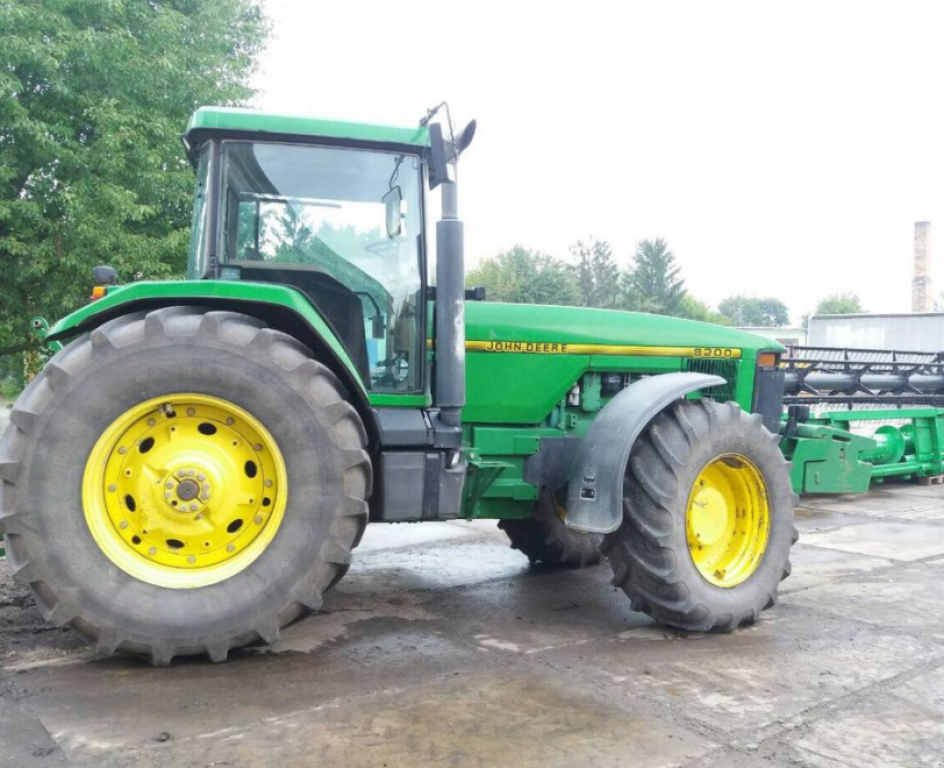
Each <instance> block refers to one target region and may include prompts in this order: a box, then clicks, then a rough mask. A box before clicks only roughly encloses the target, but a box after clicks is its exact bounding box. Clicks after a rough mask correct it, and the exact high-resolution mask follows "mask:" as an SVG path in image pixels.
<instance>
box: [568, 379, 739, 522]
mask: <svg viewBox="0 0 944 768" xmlns="http://www.w3.org/2000/svg"><path fill="white" fill-rule="evenodd" d="M724 383H725V381H724V379H722V378H721V377H720V376H710V375H708V374H705V373H664V374H660V375H658V376H649V377H648V378H645V379H642V380H641V381H637V382H636V383H635V384H630V385H629V386H628V387H626V389H624V390H623V391H622V392H620V393H619V394H618V395H616V397H614V398H613V399H612V400H611V401H610V402H609V403H608V404H607V405H606V406H605V407H604V408H603V410H601V411H600V413H599V415H598V416H597V417H596V418H595V419H594V420H593V424H591V425H590V429H589V430H588V431H587V436H586V437H585V438H584V439H583V442H581V444H580V447H579V448H578V449H577V456H576V458H575V459H574V463H573V467H572V469H571V472H570V485H569V489H568V492H567V515H566V516H565V517H564V522H565V523H566V524H567V526H568V527H569V528H573V529H574V530H576V531H582V532H583V533H612V532H613V531H615V530H616V529H617V528H618V527H619V524H620V522H621V521H622V519H623V504H622V499H623V473H624V471H625V470H626V462H627V461H629V453H630V451H631V450H632V448H633V443H635V442H636V438H637V437H639V435H640V434H641V433H642V431H643V430H644V429H645V428H646V425H647V424H648V423H649V422H650V421H652V419H653V418H654V417H655V416H656V415H657V414H659V413H660V412H661V411H663V410H664V409H665V408H667V407H668V406H669V405H671V404H672V403H673V402H675V401H676V400H678V399H679V398H681V397H684V396H685V395H687V394H689V393H690V392H695V391H697V390H699V389H704V388H706V387H713V386H717V385H719V384H724Z"/></svg>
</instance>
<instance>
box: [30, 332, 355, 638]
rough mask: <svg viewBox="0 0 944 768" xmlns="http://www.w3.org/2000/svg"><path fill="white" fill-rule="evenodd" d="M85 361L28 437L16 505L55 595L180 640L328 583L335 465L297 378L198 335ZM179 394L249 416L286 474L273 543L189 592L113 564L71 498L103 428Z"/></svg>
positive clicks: (140, 631)
mask: <svg viewBox="0 0 944 768" xmlns="http://www.w3.org/2000/svg"><path fill="white" fill-rule="evenodd" d="M75 344H87V345H88V344H90V342H89V340H88V339H87V338H85V339H80V340H79V341H77V342H75ZM83 351H84V350H83ZM91 360H93V361H94V365H89V366H86V367H85V369H84V371H83V373H82V374H80V375H76V376H73V377H72V379H71V380H70V386H69V387H68V388H67V389H66V391H65V392H63V393H61V394H60V393H56V396H55V398H54V400H53V402H51V403H50V405H49V407H48V408H47V409H46V412H45V413H44V414H43V415H42V418H41V419H40V421H39V423H38V424H37V425H36V429H35V433H34V434H31V435H30V438H31V439H30V441H29V448H28V455H26V456H25V457H24V462H23V466H24V467H25V468H26V469H25V470H24V472H23V475H24V476H23V479H22V482H18V485H17V492H18V495H19V494H22V496H21V497H20V498H22V499H23V504H22V505H21V504H19V503H18V505H17V506H25V507H26V508H28V509H29V513H30V514H29V517H30V520H31V522H32V524H33V525H34V527H35V532H36V538H37V539H38V541H39V542H40V543H41V546H42V548H43V550H44V551H43V558H42V559H43V564H44V569H45V570H46V573H45V574H44V576H43V577H44V580H47V581H49V582H51V583H49V587H50V588H51V589H52V590H53V592H59V593H61V594H69V592H70V590H75V589H80V590H81V592H82V594H81V599H80V600H79V602H80V603H81V605H82V608H83V619H86V620H89V621H91V622H92V623H93V624H98V625H102V626H120V627H123V628H124V629H125V630H127V635H128V636H129V639H131V640H134V638H135V636H138V637H142V638H153V637H165V638H166V637H177V638H188V637H194V636H197V635H200V636H204V635H217V634H222V635H225V634H228V633H229V634H232V633H234V632H237V631H238V630H240V629H243V630H244V629H245V628H246V627H247V626H251V617H252V616H254V615H258V614H261V613H266V612H272V611H273V609H277V610H284V609H285V608H286V607H287V606H289V605H290V604H291V602H292V600H293V598H294V591H295V590H296V588H297V587H298V585H299V584H303V583H306V582H310V581H314V582H316V583H318V582H326V581H327V578H328V576H327V575H325V576H324V578H322V577H320V576H319V574H317V573H312V571H313V569H319V568H322V569H323V568H326V566H325V564H324V563H321V562H319V558H318V557H317V555H318V550H319V548H320V547H321V546H322V545H323V544H324V543H325V542H327V541H329V540H330V538H331V535H332V534H331V526H332V523H333V521H334V519H335V515H336V511H337V510H338V509H340V508H342V507H343V502H344V498H343V494H344V463H343V457H342V455H341V452H340V451H339V450H338V448H337V446H336V444H335V441H334V440H333V439H332V434H331V427H332V425H331V424H330V423H329V422H328V421H327V420H326V418H325V415H324V413H323V412H322V410H320V409H319V408H318V407H317V403H316V402H315V400H314V399H313V397H312V392H311V391H310V390H309V389H308V388H306V386H305V385H304V384H303V383H302V381H301V379H300V378H299V379H298V380H295V379H293V377H292V376H290V375H286V372H285V371H284V370H282V369H281V368H280V367H279V365H278V364H277V361H276V360H274V359H272V356H271V355H269V354H267V350H266V348H265V347H261V346H260V347H258V348H257V347H255V346H253V345H249V346H247V347H245V348H239V347H237V346H235V345H234V344H232V343H227V342H224V341H222V340H220V339H214V338H212V337H209V338H208V337H206V336H200V337H199V338H185V339H176V340H173V341H172V342H170V343H165V344H160V345H157V346H155V345H152V344H144V343H141V344H137V345H135V344H132V345H129V347H123V348H121V349H115V348H113V347H110V346H103V347H100V348H97V349H95V350H94V354H92V355H91ZM179 393H198V394H205V395H212V396H214V397H219V398H222V399H224V400H227V401H229V402H232V403H234V404H235V405H237V406H239V407H241V408H243V409H244V410H246V411H247V412H249V413H250V414H252V415H253V416H254V417H255V418H256V419H258V420H259V421H260V422H261V423H262V424H263V425H264V426H265V427H266V429H267V430H268V431H269V432H270V434H271V435H272V437H273V438H274V440H275V442H276V444H277V445H278V447H279V449H280V451H281V453H282V456H283V458H284V461H285V464H286V470H287V475H288V494H287V506H286V509H285V514H284V517H283V520H282V522H281V525H280V527H279V530H278V532H277V533H276V535H275V537H274V539H273V541H272V542H271V543H270V544H269V545H268V547H267V548H266V549H265V550H264V551H263V552H262V553H261V554H260V556H259V557H258V558H257V559H256V560H255V561H254V562H253V563H252V564H251V565H250V566H249V567H247V568H245V569H244V570H242V571H241V572H239V573H237V574H236V575H234V576H233V577H231V578H229V579H227V580H225V581H222V582H219V583H217V584H213V585H210V586H206V587H200V588H196V589H168V588H163V587H158V586H154V585H151V584H147V583H145V582H142V581H139V580H137V579H135V578H134V577H132V576H130V575H129V574H127V573H125V572H124V571H122V570H121V569H119V568H118V567H117V566H115V565H114V564H113V563H112V562H111V561H110V560H109V559H108V558H107V557H106V556H105V555H104V553H103V552H102V550H101V549H100V548H99V547H98V545H97V544H96V542H95V541H94V539H93V538H92V536H91V533H90V531H89V529H88V526H87V523H86V520H85V516H84V514H83V510H82V505H81V501H80V500H81V498H82V482H83V474H84V471H85V467H86V462H87V459H88V456H89V454H90V452H91V450H92V447H93V446H94V444H95V442H96V441H97V440H98V438H99V437H100V435H101V434H102V433H103V431H104V430H105V429H106V428H107V427H108V426H109V425H110V424H111V423H112V422H113V421H114V420H115V419H116V418H118V417H119V416H121V415H122V414H123V413H124V412H126V411H127V410H128V409H130V408H132V407H134V406H135V405H137V404H139V403H141V402H144V401H146V400H149V399H152V398H158V397H163V396H169V395H175V394H179ZM76 585H80V586H76ZM132 617H133V618H132ZM129 621H130V624H129ZM195 622H197V623H199V627H197V626H194V624H195Z"/></svg>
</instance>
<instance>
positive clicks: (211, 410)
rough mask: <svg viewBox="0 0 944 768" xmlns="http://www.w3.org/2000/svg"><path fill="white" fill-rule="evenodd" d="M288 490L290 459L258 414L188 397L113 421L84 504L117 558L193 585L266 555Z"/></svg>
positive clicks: (154, 578) (86, 482)
mask: <svg viewBox="0 0 944 768" xmlns="http://www.w3.org/2000/svg"><path fill="white" fill-rule="evenodd" d="M287 493H288V478H287V474H286V470H285V461H284V460H283V458H282V454H281V452H280V451H279V447H278V445H277V444H276V442H275V440H274V438H273V437H272V435H271V434H269V432H268V430H267V429H266V428H265V427H264V426H263V425H262V423H261V422H260V421H259V420H258V419H256V418H255V417H254V416H252V415H251V414H250V413H248V412H247V411H245V410H244V409H242V408H240V407H239V406H237V405H235V404H233V403H231V402H229V401H227V400H223V399H222V398H218V397H211V396H208V395H199V394H186V393H185V394H178V395H169V396H167V397H161V398H157V399H153V400H148V401H147V402H144V403H141V404H139V405H137V406H135V407H134V408H131V409H129V410H128V411H126V412H125V413H123V414H121V416H119V417H118V418H117V419H115V421H113V422H112V423H111V425H109V427H108V428H107V429H106V430H105V431H104V432H103V433H102V435H101V437H100V438H99V439H98V441H97V442H96V443H95V447H94V448H93V449H92V452H91V454H90V456H89V459H88V462H87V464H86V467H85V474H84V478H83V488H82V501H83V506H84V510H85V519H86V522H87V523H88V527H89V530H90V531H91V533H92V537H93V538H94V539H95V541H96V543H97V544H98V546H99V547H100V548H101V550H102V552H104V554H105V555H106V556H107V557H108V559H109V560H111V562H112V563H114V564H115V565H116V566H118V567H119V568H120V569H121V570H123V571H125V572H126V573H128V574H130V575H131V576H133V577H135V578H137V579H140V580H141V581H144V582H147V583H149V584H154V585H157V586H161V587H168V588H171V589H193V588H197V587H204V586H208V585H210V584H215V583H217V582H220V581H224V580H225V579H228V578H230V577H232V576H234V575H235V574H237V573H239V572H240V571H241V570H243V569H244V568H246V567H247V566H248V565H249V564H250V563H252V562H253V561H254V560H255V559H256V558H258V557H259V555H261V554H262V552H263V551H265V549H266V547H268V546H269V544H271V542H272V540H273V539H274V538H275V534H276V532H277V531H278V528H279V525H280V524H281V522H282V518H283V516H284V513H285V505H286V501H287Z"/></svg>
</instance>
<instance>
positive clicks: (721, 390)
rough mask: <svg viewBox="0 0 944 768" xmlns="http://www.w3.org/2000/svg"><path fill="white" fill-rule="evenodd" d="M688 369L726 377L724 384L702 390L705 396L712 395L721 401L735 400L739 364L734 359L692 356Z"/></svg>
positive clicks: (693, 371)
mask: <svg viewBox="0 0 944 768" xmlns="http://www.w3.org/2000/svg"><path fill="white" fill-rule="evenodd" d="M688 370H689V371H691V372H692V373H708V374H711V375H712V376H720V377H721V378H722V379H724V381H725V383H724V384H719V385H717V386H716V387H706V388H705V389H703V390H702V393H703V394H704V395H705V397H710V398H712V399H714V400H718V401H719V402H724V401H725V400H734V393H735V392H736V391H737V375H738V364H737V362H736V361H734V360H709V359H705V358H700V357H699V358H691V359H690V360H689V361H688Z"/></svg>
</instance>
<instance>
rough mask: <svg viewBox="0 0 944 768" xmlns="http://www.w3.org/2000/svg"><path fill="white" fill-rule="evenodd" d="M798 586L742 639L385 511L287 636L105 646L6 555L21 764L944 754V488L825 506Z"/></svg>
mask: <svg viewBox="0 0 944 768" xmlns="http://www.w3.org/2000/svg"><path fill="white" fill-rule="evenodd" d="M797 523H798V527H799V528H800V530H801V538H800V542H799V544H798V545H797V546H796V547H795V548H794V557H793V563H794V567H793V575H792V576H791V577H790V578H789V579H788V580H787V581H786V582H784V584H783V589H782V596H781V602H780V604H779V605H778V606H777V607H776V608H774V609H772V610H770V611H768V612H767V613H765V614H764V617H763V620H762V621H761V622H760V623H759V624H758V625H756V626H755V627H753V628H750V629H745V630H741V631H738V632H736V633H734V634H732V635H722V636H706V635H683V634H679V633H675V632H672V631H670V630H666V629H663V628H660V627H656V626H654V625H653V624H652V622H651V621H650V620H649V619H648V618H646V617H645V616H643V615H641V614H637V613H633V612H632V611H630V610H629V603H628V600H626V599H625V598H624V597H623V595H622V594H621V593H619V592H617V591H616V590H615V589H614V588H613V587H612V586H610V584H609V577H610V572H609V568H608V566H606V565H605V564H604V565H601V566H598V567H594V568H590V569H587V570H584V571H563V572H560V571H553V570H548V569H545V568H536V567H531V566H529V565H528V563H527V561H526V560H525V559H524V558H523V557H522V556H521V555H520V554H519V553H518V552H516V551H513V550H511V549H510V548H508V545H507V541H506V539H505V536H504V534H502V533H501V532H500V531H498V530H497V529H496V527H495V525H494V524H492V523H476V524H466V523H427V524H422V525H401V526H380V525H376V526H372V527H370V528H369V530H368V533H367V536H366V537H365V540H364V543H363V545H362V547H361V548H360V549H359V550H358V552H357V554H358V557H357V559H356V561H355V565H354V566H353V567H352V569H351V571H350V573H349V574H348V576H347V577H346V578H345V579H344V581H342V582H341V584H340V585H339V586H338V587H337V588H336V590H335V591H334V592H333V593H331V595H330V596H329V597H328V599H327V600H326V603H325V611H324V613H322V614H320V615H319V616H315V617H312V618H309V619H307V620H305V621H302V622H300V623H299V624H297V625H295V626H293V627H291V628H289V629H288V630H286V631H285V632H284V635H283V639H282V640H281V641H280V642H279V643H278V644H277V645H276V646H273V647H271V648H260V649H254V650H248V651H242V652H237V653H234V654H233V655H232V656H231V659H230V661H229V662H227V663H226V664H222V665H214V664H210V663H209V662H207V661H202V660H199V661H184V662H177V663H175V664H174V665H173V666H172V667H170V668H168V669H152V668H151V667H149V666H147V665H145V664H143V663H141V662H139V661H137V660H134V659H128V658H115V659H96V658H95V657H94V656H93V655H92V654H91V653H90V652H88V651H87V650H86V649H85V648H84V646H83V644H82V643H81V641H80V640H79V639H78V638H77V637H76V636H75V634H74V633H73V632H71V631H68V630H57V629H50V628H48V627H47V626H46V625H45V624H44V622H43V621H42V618H41V617H40V616H39V613H38V611H37V609H36V608H35V606H34V605H33V603H32V600H31V599H30V598H28V597H27V596H26V595H24V594H23V593H22V592H21V591H19V590H17V589H16V588H13V587H12V585H10V584H9V580H8V579H7V577H6V572H5V570H4V568H3V565H2V564H0V766H2V767H3V768H7V767H8V766H9V767H15V768H39V767H41V766H62V765H67V766H86V765H88V766H96V767H97V768H99V767H100V768H111V767H112V766H143V767H144V768H150V767H151V766H154V767H157V766H175V768H190V767H191V766H194V767H196V766H199V767H200V768H204V767H205V766H235V767H237V768H243V767H247V768H248V767H249V766H252V767H253V768H257V767H258V768H269V767H270V766H271V767H272V768H276V767H278V768H293V767H294V766H316V765H345V766H352V767H353V768H360V767H361V766H364V767H365V768H374V767H376V768H398V767H400V766H409V767H410V768H417V767H418V766H454V767H455V768H465V767H466V766H469V767H470V768H485V767H491V766H514V768H530V767H531V766H540V767H541V768H555V767H556V766H567V767H568V768H583V767H584V766H633V768H656V767H657V766H658V767H662V766H666V767H667V766H679V767H681V768H695V766H697V767H698V768H762V767H766V768H775V767H777V766H782V767H783V768H786V767H787V766H811V767H813V768H846V767H848V768H872V766H875V768H879V767H881V768H893V767H895V766H902V767H907V768H913V767H915V766H932V767H933V768H941V766H944V589H942V588H941V584H942V582H944V486H929V487H920V486H916V485H909V486H896V487H894V488H888V489H882V490H877V491H874V492H873V493H871V494H870V495H868V496H860V497H830V498H821V499H818V500H816V501H815V502H813V501H809V500H808V501H807V502H805V503H804V506H803V507H802V508H801V509H800V510H799V511H798V520H797Z"/></svg>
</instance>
